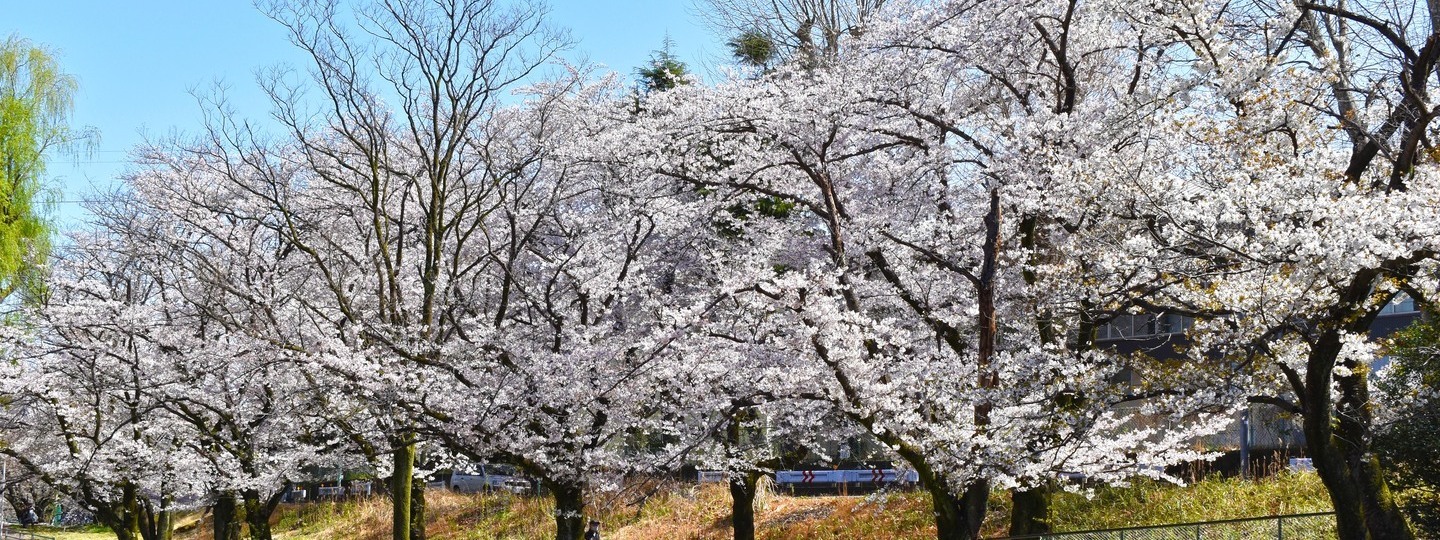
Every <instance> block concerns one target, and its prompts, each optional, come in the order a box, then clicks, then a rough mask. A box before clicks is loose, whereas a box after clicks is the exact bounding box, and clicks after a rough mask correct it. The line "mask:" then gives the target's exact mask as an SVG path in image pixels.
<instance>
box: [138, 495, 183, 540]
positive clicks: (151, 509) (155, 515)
mask: <svg viewBox="0 0 1440 540" xmlns="http://www.w3.org/2000/svg"><path fill="white" fill-rule="evenodd" d="M169 506H170V500H169V498H168V497H166V498H164V499H162V500H161V501H160V502H159V506H158V508H157V506H156V505H155V504H153V503H151V502H150V501H140V505H139V509H140V510H141V513H140V538H143V539H144V540H170V538H171V537H172V536H174V532H175V523H174V519H173V515H172V514H171V513H170V511H169V510H167V509H166V508H168V507H169Z"/></svg>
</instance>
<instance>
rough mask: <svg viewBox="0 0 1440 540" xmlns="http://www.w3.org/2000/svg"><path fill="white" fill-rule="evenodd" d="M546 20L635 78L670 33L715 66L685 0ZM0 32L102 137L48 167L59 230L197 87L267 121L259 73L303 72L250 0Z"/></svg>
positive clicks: (87, 2) (70, 5)
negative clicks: (57, 79) (66, 79)
mask: <svg viewBox="0 0 1440 540" xmlns="http://www.w3.org/2000/svg"><path fill="white" fill-rule="evenodd" d="M549 3H550V7H551V17H550V20H551V22H552V23H553V24H555V25H557V26H561V27H565V28H569V29H570V31H571V33H572V37H574V38H575V39H577V40H578V41H579V44H578V46H577V47H576V48H575V50H573V51H571V52H570V53H569V56H570V57H571V58H574V59H585V60H589V61H592V62H596V63H601V64H604V65H606V66H609V67H610V68H611V69H614V70H617V71H621V72H625V73H630V72H632V71H633V70H634V68H635V67H636V66H639V65H641V64H642V63H644V62H645V61H646V59H647V58H649V56H650V54H651V52H652V51H654V50H655V49H658V48H660V47H661V44H662V42H663V41H664V39H665V36H666V35H667V34H668V35H669V36H670V37H671V38H672V39H673V40H674V41H675V45H676V53H677V54H679V55H680V57H681V58H682V59H684V60H686V61H687V62H690V63H691V65H692V68H693V69H695V70H698V71H700V72H702V73H703V72H704V71H705V69H706V68H705V66H707V65H712V64H714V63H716V62H717V61H719V60H720V57H721V55H722V52H723V46H722V45H721V42H722V41H723V40H722V39H721V38H719V37H716V36H714V35H712V33H711V32H710V31H709V30H708V29H707V28H706V27H705V25H704V24H703V22H702V21H701V20H700V18H699V17H698V16H696V15H694V7H693V5H692V4H691V1H690V0H592V1H586V0H550V2H549ZM0 14H3V15H0V36H6V35H11V34H17V35H20V36H22V37H25V38H28V39H30V40H31V41H33V42H36V43H39V44H43V45H45V46H47V47H49V48H50V49H52V50H53V51H55V52H56V53H58V56H59V57H60V62H61V64H62V66H63V67H64V69H65V70H66V71H67V72H69V73H70V74H72V75H74V76H75V77H76V78H77V79H78V80H79V83H80V90H79V93H78V95H77V96H76V99H75V112H74V117H73V122H74V124H76V125H79V126H90V127H93V128H95V129H96V130H98V131H99V133H100V142H99V144H98V145H97V147H96V149H95V150H96V151H95V152H94V153H93V154H91V155H89V156H82V157H80V158H78V163H77V159H76V158H70V157H63V156H62V157H55V158H52V159H51V162H50V168H49V176H50V177H51V184H52V185H53V186H54V187H55V188H56V189H58V190H59V192H60V193H59V199H60V200H61V201H62V202H61V203H60V204H59V205H58V206H57V209H56V216H55V217H56V219H57V221H58V222H59V224H60V225H61V226H62V227H68V226H73V225H75V224H77V223H79V221H80V220H81V219H82V218H83V213H82V210H81V209H80V207H79V205H78V204H74V203H73V202H70V201H77V200H82V199H86V198H92V197H93V196H94V193H95V192H96V191H97V190H98V191H100V192H104V191H107V190H108V189H111V188H112V186H113V185H114V181H115V180H114V179H115V178H116V177H118V176H119V175H121V174H122V173H123V172H124V171H125V169H126V166H127V165H126V163H127V159H128V152H129V151H130V149H131V148H133V147H134V146H135V145H137V144H140V143H141V142H143V141H144V140H145V138H146V137H149V138H152V139H159V138H164V137H166V136H168V135H169V134H171V133H176V132H178V133H187V132H194V131H196V130H197V129H198V128H199V125H200V109H199V106H198V105H197V104H196V102H195V98H194V97H193V96H192V95H191V92H192V91H193V90H197V89H199V90H204V89H207V88H210V87H212V86H213V85H214V84H215V83H216V82H217V81H218V82H221V83H223V84H224V85H225V86H226V87H227V88H228V89H227V95H228V96H229V97H230V99H231V100H232V102H233V103H234V104H235V106H236V108H237V109H239V111H240V112H241V113H242V114H243V115H245V116H250V117H261V116H263V115H265V114H266V112H267V110H268V109H267V106H266V102H265V101H264V99H263V97H262V96H261V95H260V93H259V91H258V90H257V89H256V86H255V72H256V70H257V69H259V68H263V67H267V66H273V65H276V64H290V65H294V66H297V67H304V65H305V64H304V58H303V57H301V56H300V55H299V54H297V52H296V51H295V50H294V49H293V47H292V46H291V45H290V44H289V43H288V42H287V41H286V36H285V33H284V30H283V29H282V28H281V27H280V26H279V25H278V24H276V23H275V22H274V21H271V20H269V19H267V18H265V16H264V15H262V14H261V13H260V12H259V11H258V10H256V9H255V8H254V7H252V5H251V3H250V1H249V0H129V1H116V0H103V1H102V0H83V1H82V0H42V1H34V0H0Z"/></svg>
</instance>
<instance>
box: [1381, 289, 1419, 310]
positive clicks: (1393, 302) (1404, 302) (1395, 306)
mask: <svg viewBox="0 0 1440 540" xmlns="http://www.w3.org/2000/svg"><path fill="white" fill-rule="evenodd" d="M1417 311H1420V310H1418V309H1415V299H1414V298H1410V295H1407V294H1405V293H1400V294H1397V295H1395V298H1392V299H1390V303H1389V304H1386V305H1385V307H1384V308H1382V309H1381V310H1380V314H1381V315H1401V314H1406V313H1415V312H1417Z"/></svg>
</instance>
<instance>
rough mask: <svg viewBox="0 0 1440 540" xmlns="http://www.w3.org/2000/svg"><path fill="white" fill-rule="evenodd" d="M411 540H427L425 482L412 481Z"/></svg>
mask: <svg viewBox="0 0 1440 540" xmlns="http://www.w3.org/2000/svg"><path fill="white" fill-rule="evenodd" d="M410 540H425V482H423V481H415V480H411V481H410Z"/></svg>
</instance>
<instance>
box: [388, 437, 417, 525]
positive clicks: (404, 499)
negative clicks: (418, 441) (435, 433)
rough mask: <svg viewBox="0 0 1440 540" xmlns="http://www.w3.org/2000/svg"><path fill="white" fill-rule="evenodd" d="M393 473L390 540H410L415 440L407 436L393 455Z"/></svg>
mask: <svg viewBox="0 0 1440 540" xmlns="http://www.w3.org/2000/svg"><path fill="white" fill-rule="evenodd" d="M393 458H394V461H393V464H394V468H395V471H394V472H393V473H391V475H390V509H391V518H392V519H391V528H390V538H391V539H392V540H410V531H411V528H410V525H411V515H410V508H411V503H410V496H411V494H412V493H413V490H412V486H413V485H414V478H413V477H414V476H415V439H414V436H413V435H407V436H405V437H404V438H403V439H402V442H401V443H400V444H399V445H397V447H396V448H395V453H394V454H393Z"/></svg>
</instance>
